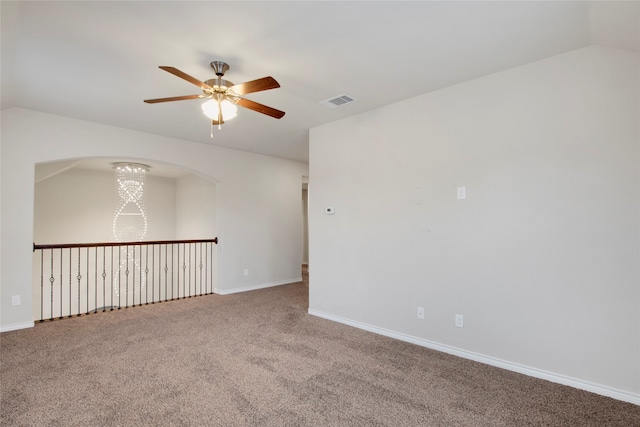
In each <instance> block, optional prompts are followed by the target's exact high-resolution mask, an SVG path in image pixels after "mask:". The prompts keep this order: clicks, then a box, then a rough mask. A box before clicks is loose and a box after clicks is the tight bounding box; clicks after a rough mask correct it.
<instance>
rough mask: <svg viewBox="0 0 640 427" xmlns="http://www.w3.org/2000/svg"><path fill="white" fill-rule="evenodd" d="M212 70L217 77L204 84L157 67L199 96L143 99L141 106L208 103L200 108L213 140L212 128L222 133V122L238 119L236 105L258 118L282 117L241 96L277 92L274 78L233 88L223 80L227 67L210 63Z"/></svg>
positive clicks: (274, 110) (172, 69)
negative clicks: (194, 89)
mask: <svg viewBox="0 0 640 427" xmlns="http://www.w3.org/2000/svg"><path fill="white" fill-rule="evenodd" d="M210 65H211V68H213V71H214V72H215V73H216V76H217V77H216V78H214V79H209V80H206V81H204V82H202V81H200V80H198V79H196V78H195V77H192V76H190V75H188V74H187V73H184V72H182V71H180V70H178V69H177V68H174V67H168V66H160V68H161V69H163V70H165V71H167V72H169V73H171V74H173V75H174V76H177V77H180V78H181V79H183V80H186V81H188V82H189V83H191V84H193V85H196V86H198V87H199V88H200V89H201V90H202V95H184V96H174V97H170V98H156V99H146V100H145V101H144V102H146V103H148V104H156V103H160V102H171V101H184V100H187V99H208V101H206V102H205V103H204V104H202V112H203V113H204V115H205V116H207V117H208V118H209V119H210V120H211V138H213V126H214V125H217V126H218V129H221V126H222V124H223V123H224V121H225V120H230V119H232V118H234V117H235V116H236V115H237V110H238V108H237V107H236V105H240V106H241V107H244V108H248V109H250V110H253V111H256V112H258V113H261V114H266V115H267V116H270V117H273V118H276V119H280V118H282V117H283V116H284V115H285V113H284V111H280V110H276V109H275V108H271V107H268V106H266V105H262V104H259V103H257V102H255V101H251V100H249V99H246V98H242V95H246V94H248V93H254V92H260V91H263V90H269V89H276V88H279V87H280V84H279V83H278V82H277V81H276V80H275V79H274V78H273V77H270V76H269V77H263V78H261V79H257V80H251V81H248V82H245V83H240V84H237V85H236V84H233V83H232V82H230V81H228V80H224V79H223V78H222V77H223V76H224V73H226V72H227V71H228V70H229V65H228V64H227V63H225V62H222V61H213V62H211V64H210Z"/></svg>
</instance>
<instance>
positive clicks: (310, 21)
mask: <svg viewBox="0 0 640 427" xmlns="http://www.w3.org/2000/svg"><path fill="white" fill-rule="evenodd" d="M0 13H1V15H2V29H1V31H2V33H1V35H2V46H1V47H2V49H1V64H2V70H1V71H2V87H1V89H2V90H1V107H2V108H3V109H4V108H8V107H24V108H29V109H33V110H38V111H43V112H47V113H52V114H58V115H62V116H69V117H74V118H78V119H82V120H89V121H94V122H99V123H104V124H108V125H113V126H119V127H123V128H128V129H134V130H139V131H144V132H149V133H154V134H158V135H165V136H170V137H175V138H180V139H185V140H190V141H196V142H200V143H203V144H216V145H219V146H223V147H228V148H233V149H238V150H243V151H250V152H256V153H263V154H268V155H273V156H278V157H283V158H289V159H294V160H300V161H308V129H309V128H311V127H314V126H318V125H321V124H323V123H328V122H331V121H334V120H339V119H342V118H345V117H348V116H351V115H354V114H357V113H360V112H364V111H368V110H371V109H374V108H377V107H380V106H383V105H387V104H391V103H394V102H397V101H400V100H403V99H407V98H410V97H413V96H416V95H420V94H424V93H427V92H430V91H434V90H438V89H441V88H444V87H446V86H450V85H455V84H457V83H460V82H463V81H467V80H470V79H473V78H477V77H480V76H483V75H486V74H490V73H494V72H498V71H501V70H505V69H508V68H512V67H516V66H519V65H523V64H526V63H530V62H533V61H537V60H540V59H543V58H546V57H550V56H553V55H558V54H562V53H563V52H567V51H570V50H574V49H578V48H581V47H585V46H588V45H591V44H597V45H603V46H608V47H614V48H619V49H627V50H632V51H636V52H638V44H639V38H640V37H639V28H640V24H639V17H640V7H639V3H638V2H614V1H607V2H581V1H567V2H562V1H533V2H527V1H517V2H516V1H513V2H504V1H501V2H490V1H486V2H485V1H479V2H478V1H473V2H446V1H429V2H418V1H413V2H400V1H387V2H385V1H376V2H365V1H359V2H327V1H319V2H302V1H301V2H244V1H242V2H240V1H235V2H220V1H216V2H178V1H174V2H168V1H160V2H147V1H121V2H58V1H56V2H52V1H45V2H31V1H29V2H9V1H2V2H1V3H0ZM215 60H221V61H225V62H227V63H228V64H229V65H230V66H231V68H230V70H229V71H228V72H227V74H226V75H225V78H226V79H227V80H230V81H232V82H234V83H241V82H245V81H248V80H253V79H257V78H260V77H264V76H273V77H274V78H275V79H276V80H277V81H278V82H279V83H280V85H281V88H279V89H274V90H268V91H264V92H258V93H254V94H250V95H247V96H246V97H247V98H249V99H252V100H254V101H256V102H259V103H262V104H266V105H268V106H271V107H274V108H277V109H279V110H283V111H285V112H286V115H285V116H284V118H282V119H280V120H276V119H273V118H271V117H267V116H264V115H262V114H258V113H256V112H254V111H251V110H247V109H242V108H241V109H240V111H239V113H238V117H236V118H234V119H233V120H229V121H227V122H226V123H225V124H224V125H223V126H222V129H221V130H220V131H218V130H217V129H216V130H215V131H214V137H213V140H211V139H210V137H209V134H210V121H209V120H208V119H207V118H206V117H205V116H204V115H203V114H202V112H201V110H200V104H202V102H203V101H201V100H188V101H178V102H170V103H162V104H154V105H149V104H145V103H143V100H144V99H149V98H161V97H170V96H178V95H189V94H197V93H199V89H198V88H197V87H195V86H193V85H192V84H190V83H188V82H186V81H185V80H182V79H179V78H177V77H176V76H173V75H171V74H169V73H167V72H165V71H163V70H160V69H159V68H158V66H160V65H165V66H173V67H176V68H178V69H180V70H182V71H184V72H185V73H188V74H190V75H191V76H194V77H196V78H197V79H200V80H203V81H204V80H207V79H210V78H213V77H214V73H213V70H212V69H211V68H210V66H209V63H210V62H211V61H215ZM343 94H346V95H349V96H351V97H353V98H355V99H356V101H355V102H353V103H350V104H346V105H344V106H342V107H339V108H334V109H331V108H327V107H325V106H323V105H322V104H321V103H320V102H321V101H324V100H327V99H330V98H333V97H336V96H339V95H343Z"/></svg>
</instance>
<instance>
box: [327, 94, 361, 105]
mask: <svg viewBox="0 0 640 427" xmlns="http://www.w3.org/2000/svg"><path fill="white" fill-rule="evenodd" d="M354 101H357V100H356V99H355V98H354V97H352V96H349V95H344V94H343V95H339V96H336V97H334V98H331V99H327V100H326V101H321V102H320V104H322V105H324V106H325V107H328V108H338V107H342V106H343V105H347V104H350V103H352V102H354Z"/></svg>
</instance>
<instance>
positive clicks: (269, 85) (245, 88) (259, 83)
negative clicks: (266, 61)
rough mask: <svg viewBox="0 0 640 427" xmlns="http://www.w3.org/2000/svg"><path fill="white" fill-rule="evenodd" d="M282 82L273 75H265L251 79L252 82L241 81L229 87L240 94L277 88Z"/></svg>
mask: <svg viewBox="0 0 640 427" xmlns="http://www.w3.org/2000/svg"><path fill="white" fill-rule="evenodd" d="M279 87H280V84H279V83H278V82H277V81H276V79H274V78H273V77H271V76H269V77H263V78H261V79H257V80H251V81H250V82H245V83H239V84H237V85H234V86H231V87H230V88H229V89H230V90H232V91H233V92H235V93H237V94H238V95H245V94H247V93H253V92H260V91H261V90H268V89H276V88H279Z"/></svg>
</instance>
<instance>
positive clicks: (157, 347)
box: [0, 283, 640, 427]
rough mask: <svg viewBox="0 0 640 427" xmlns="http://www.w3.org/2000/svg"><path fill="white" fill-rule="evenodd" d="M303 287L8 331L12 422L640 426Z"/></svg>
mask: <svg viewBox="0 0 640 427" xmlns="http://www.w3.org/2000/svg"><path fill="white" fill-rule="evenodd" d="M307 298H308V287H307V285H306V283H295V284H290V285H284V286H278V287H274V288H269V289H264V290H258V291H253V292H247V293H243V294H234V295H227V296H219V295H209V296H203V297H197V298H190V299H185V300H180V301H174V302H168V303H162V304H155V305H149V306H143V307H136V308H130V309H123V310H119V311H114V312H107V313H98V314H95V315H93V314H92V315H88V316H82V317H78V318H73V319H67V320H60V321H54V322H47V323H43V324H38V325H37V326H36V327H35V328H32V329H27V330H20V331H14V332H6V333H3V334H2V335H0V362H1V365H0V375H1V376H0V380H1V381H2V382H1V384H0V387H1V389H0V390H1V401H0V404H1V406H0V414H1V415H0V424H1V425H3V426H89V425H97V426H323V427H324V426H624V427H631V426H640V407H639V406H636V405H632V404H629V403H624V402H620V401H616V400H613V399H610V398H606V397H602V396H598V395H594V394H591V393H588V392H584V391H580V390H576V389H573V388H570V387H565V386H561V385H558V384H553V383H550V382H547V381H543V380H538V379H534V378H530V377H527V376H524V375H520V374H517V373H513V372H509V371H505V370H501V369H498V368H493V367H490V366H486V365H482V364H479V363H476V362H472V361H469V360H465V359H461V358H457V357H454V356H450V355H447V354H443V353H439V352H436V351H432V350H429V349H425V348H422V347H419V346H415V345H412V344H408V343H404V342H400V341H396V340H393V339H391V338H386V337H382V336H378V335H375V334H372V333H369V332H366V331H362V330H358V329H354V328H351V327H348V326H345V325H341V324H337V323H333V322H330V321H327V320H324V319H320V318H317V317H314V316H310V315H308V314H307V313H306V308H307Z"/></svg>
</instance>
